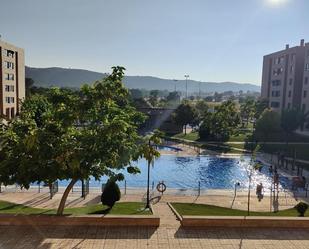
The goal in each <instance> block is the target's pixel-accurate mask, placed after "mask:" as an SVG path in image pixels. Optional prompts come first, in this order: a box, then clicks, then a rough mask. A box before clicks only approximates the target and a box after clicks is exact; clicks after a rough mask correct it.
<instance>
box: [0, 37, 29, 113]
mask: <svg viewBox="0 0 309 249" xmlns="http://www.w3.org/2000/svg"><path fill="white" fill-rule="evenodd" d="M24 98H25V59H24V50H23V49H21V48H18V47H15V46H14V45H12V44H9V43H7V42H4V41H1V40H0V114H1V115H4V116H5V117H6V118H7V119H11V118H14V117H15V115H16V114H17V113H18V111H19V110H20V101H22V100H23V99H24Z"/></svg>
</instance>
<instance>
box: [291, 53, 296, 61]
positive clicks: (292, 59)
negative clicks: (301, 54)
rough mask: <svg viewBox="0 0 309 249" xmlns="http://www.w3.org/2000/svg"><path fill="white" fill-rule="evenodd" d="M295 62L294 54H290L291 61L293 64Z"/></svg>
mask: <svg viewBox="0 0 309 249" xmlns="http://www.w3.org/2000/svg"><path fill="white" fill-rule="evenodd" d="M294 60H295V54H292V58H291V61H292V62H293V61H294Z"/></svg>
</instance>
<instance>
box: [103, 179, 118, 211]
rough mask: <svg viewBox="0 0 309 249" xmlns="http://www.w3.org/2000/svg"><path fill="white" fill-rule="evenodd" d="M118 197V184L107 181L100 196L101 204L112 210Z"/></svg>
mask: <svg viewBox="0 0 309 249" xmlns="http://www.w3.org/2000/svg"><path fill="white" fill-rule="evenodd" d="M120 197H121V193H120V189H119V186H118V184H117V183H116V182H115V181H114V180H108V181H107V183H106V185H105V188H104V190H103V193H102V195H101V202H102V204H103V205H106V206H109V207H110V208H112V207H113V206H114V204H115V202H116V201H119V200H120Z"/></svg>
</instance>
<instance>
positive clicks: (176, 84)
mask: <svg viewBox="0 0 309 249" xmlns="http://www.w3.org/2000/svg"><path fill="white" fill-rule="evenodd" d="M177 81H178V80H174V82H175V92H177Z"/></svg>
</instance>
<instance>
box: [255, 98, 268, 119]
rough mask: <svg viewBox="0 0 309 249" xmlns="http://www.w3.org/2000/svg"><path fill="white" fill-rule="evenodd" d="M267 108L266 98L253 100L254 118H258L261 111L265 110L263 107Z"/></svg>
mask: <svg viewBox="0 0 309 249" xmlns="http://www.w3.org/2000/svg"><path fill="white" fill-rule="evenodd" d="M267 108H268V100H265V99H259V100H258V101H256V102H255V110H254V118H255V120H258V119H259V118H260V117H261V115H262V113H263V112H264V111H265V109H267Z"/></svg>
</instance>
